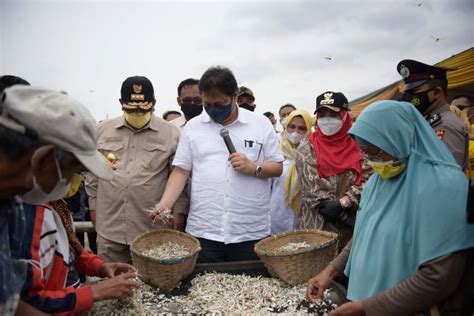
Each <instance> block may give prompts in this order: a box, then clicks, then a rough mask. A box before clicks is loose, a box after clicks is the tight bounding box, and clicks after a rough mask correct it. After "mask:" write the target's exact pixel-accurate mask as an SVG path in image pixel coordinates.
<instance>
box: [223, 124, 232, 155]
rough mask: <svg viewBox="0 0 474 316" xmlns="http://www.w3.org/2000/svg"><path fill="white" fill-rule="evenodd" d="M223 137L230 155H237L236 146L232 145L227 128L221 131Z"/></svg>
mask: <svg viewBox="0 0 474 316" xmlns="http://www.w3.org/2000/svg"><path fill="white" fill-rule="evenodd" d="M220 134H221V137H222V138H223V139H224V143H225V145H226V146H227V150H228V151H229V154H233V153H235V147H234V144H233V143H232V139H230V136H229V130H228V129H227V128H222V129H221V131H220Z"/></svg>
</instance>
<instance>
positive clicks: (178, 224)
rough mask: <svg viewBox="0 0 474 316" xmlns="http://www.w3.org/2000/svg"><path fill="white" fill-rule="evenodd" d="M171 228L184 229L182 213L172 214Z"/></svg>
mask: <svg viewBox="0 0 474 316" xmlns="http://www.w3.org/2000/svg"><path fill="white" fill-rule="evenodd" d="M171 228H172V229H174V230H178V231H180V232H182V231H184V214H182V213H174V214H173V219H172V220H171Z"/></svg>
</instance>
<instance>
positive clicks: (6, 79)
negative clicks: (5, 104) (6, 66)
mask: <svg viewBox="0 0 474 316" xmlns="http://www.w3.org/2000/svg"><path fill="white" fill-rule="evenodd" d="M17 84H20V85H25V86H29V85H30V83H29V82H28V81H26V80H25V79H23V78H20V77H17V76H12V75H5V76H0V94H2V93H3V91H4V90H5V89H6V88H9V87H11V86H14V85H17ZM0 101H1V100H0ZM0 112H1V102H0ZM41 145H42V143H41V142H40V141H39V140H38V138H37V135H34V133H26V134H22V133H19V132H17V131H14V130H11V129H9V128H7V127H5V126H3V125H0V152H1V153H2V155H3V156H4V157H7V158H8V159H10V160H15V159H17V158H19V157H20V156H22V155H23V154H25V153H26V152H27V151H29V150H32V149H36V148H38V147H40V146H41Z"/></svg>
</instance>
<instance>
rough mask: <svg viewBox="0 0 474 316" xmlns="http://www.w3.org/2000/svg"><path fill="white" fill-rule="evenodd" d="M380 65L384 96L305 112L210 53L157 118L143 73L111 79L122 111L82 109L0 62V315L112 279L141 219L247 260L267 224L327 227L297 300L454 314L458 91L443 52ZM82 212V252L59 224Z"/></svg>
mask: <svg viewBox="0 0 474 316" xmlns="http://www.w3.org/2000/svg"><path fill="white" fill-rule="evenodd" d="M397 70H398V72H399V73H400V75H401V76H402V79H403V81H404V91H403V96H402V100H400V101H395V100H386V101H380V102H376V103H373V104H371V105H370V106H368V107H367V108H366V109H365V110H364V111H363V112H362V113H361V114H360V116H359V117H357V118H355V117H353V116H352V115H351V109H350V107H349V101H348V100H347V98H346V96H345V95H344V94H343V93H341V92H336V91H324V92H322V93H320V94H319V95H317V96H315V100H316V102H315V107H314V112H313V113H312V114H311V113H309V112H308V111H306V110H304V109H302V108H297V107H295V106H294V105H292V104H290V103H288V104H284V105H282V106H281V107H279V109H278V119H279V124H278V120H277V117H276V115H275V114H274V113H272V112H266V113H264V115H261V114H258V113H255V110H256V108H257V105H256V103H255V100H256V97H255V95H254V92H253V91H252V90H251V89H249V88H248V87H244V86H241V87H239V86H238V84H237V80H236V78H235V76H234V74H233V73H232V71H231V70H229V69H228V68H225V67H210V68H209V69H207V70H206V72H205V73H204V74H203V75H202V76H201V77H200V79H199V80H197V79H193V78H190V79H186V80H183V81H182V82H181V83H180V84H179V85H178V88H177V104H178V107H177V108H176V111H168V112H166V113H164V114H163V116H162V117H163V118H161V117H158V116H157V115H155V103H156V99H155V91H154V87H153V84H152V82H151V81H150V80H149V79H148V78H146V77H142V76H133V77H129V78H126V80H125V81H124V82H123V84H122V87H121V90H120V104H119V105H120V107H121V109H122V111H123V115H121V116H120V117H117V118H112V119H107V120H104V121H101V122H100V123H98V124H97V123H96V122H95V121H94V119H93V118H92V116H91V114H90V113H89V111H88V110H87V109H86V108H85V107H84V106H83V105H81V104H80V103H79V102H77V101H76V100H74V99H73V98H72V97H71V96H69V95H67V93H65V92H58V91H53V90H48V89H43V88H38V87H35V86H30V84H29V83H28V82H27V81H26V80H24V79H22V78H19V77H16V76H2V77H0V84H1V85H0V95H1V104H0V147H1V152H0V177H1V179H2V180H1V181H0V187H1V189H0V247H1V249H2V251H1V253H0V314H1V315H15V314H17V315H24V314H28V315H44V314H61V315H68V314H75V313H80V312H84V311H88V310H90V309H91V308H92V306H93V304H94V302H96V301H100V300H108V299H124V298H126V297H128V296H130V295H131V294H132V293H133V290H134V289H135V288H136V287H137V286H138V284H137V282H135V281H134V278H135V277H136V275H137V274H136V271H135V269H134V267H133V266H132V265H131V264H132V260H131V256H130V245H131V243H132V242H133V240H134V239H135V238H136V237H137V236H139V235H140V234H142V233H144V232H146V231H149V230H151V229H155V228H157V227H169V228H171V229H175V230H179V231H185V232H186V233H188V234H190V235H192V236H194V237H196V238H197V239H198V240H199V242H200V244H201V248H202V250H201V252H200V253H199V256H198V262H199V263H210V262H225V261H246V260H256V259H258V257H257V255H256V254H255V252H254V246H255V244H256V243H257V242H258V241H260V240H262V239H263V238H266V237H268V236H270V235H275V234H279V233H284V232H288V231H293V230H302V229H318V230H323V231H329V232H333V233H336V234H337V235H338V236H339V238H338V244H339V248H338V249H339V255H338V256H337V257H336V258H334V260H333V261H332V262H331V263H330V264H329V265H328V266H327V267H326V268H325V269H324V270H323V271H321V272H320V273H318V274H317V275H316V276H314V277H313V278H312V279H310V280H308V288H307V298H308V300H309V301H311V302H316V301H317V300H318V299H321V298H322V296H323V292H324V291H325V290H326V289H331V292H330V295H331V297H332V299H333V300H334V301H335V302H337V303H338V305H340V306H339V307H338V308H337V309H336V310H335V311H333V312H332V313H331V315H336V316H337V315H415V314H416V313H418V314H417V315H467V314H468V313H471V314H472V313H473V312H474V307H473V302H474V254H473V249H474V225H473V224H471V223H470V222H474V218H473V217H474V216H473V213H474V210H473V209H472V204H474V203H473V202H472V190H473V189H472V181H471V182H469V180H472V177H473V171H472V170H473V169H474V168H473V167H474V166H473V164H474V152H473V151H474V136H473V134H474V104H473V98H472V96H470V95H459V96H456V97H454V98H453V100H452V102H451V104H450V103H449V102H448V94H447V86H448V82H447V76H446V72H447V69H443V68H438V67H433V66H429V65H426V64H423V63H420V62H418V61H413V60H404V61H401V62H400V63H399V64H398V66H397ZM178 110H179V111H178ZM278 125H279V126H278ZM469 199H470V200H469ZM152 210H153V211H152ZM165 211H171V212H172V220H171V222H170V223H169V226H166V223H162V222H160V221H158V225H157V221H156V219H157V218H160V216H161V213H162V212H165ZM88 219H90V220H91V221H92V223H93V224H94V227H95V230H96V233H97V234H96V235H94V234H89V235H88V238H87V239H88V246H89V247H90V249H91V250H92V252H90V251H88V250H86V249H85V246H84V245H85V239H84V236H83V235H81V234H76V232H75V230H74V220H79V221H84V220H88ZM96 238H97V247H95V241H96ZM95 253H96V254H95ZM84 276H96V277H100V278H102V279H103V280H102V281H100V282H98V283H93V284H92V285H90V284H87V283H84ZM430 313H431V314H430ZM433 313H435V314H433ZM436 313H438V314H436ZM471 314H469V315H471Z"/></svg>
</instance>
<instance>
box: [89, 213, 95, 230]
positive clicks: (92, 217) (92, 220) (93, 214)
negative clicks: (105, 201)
mask: <svg viewBox="0 0 474 316" xmlns="http://www.w3.org/2000/svg"><path fill="white" fill-rule="evenodd" d="M89 215H90V217H91V222H92V225H94V227H95V217H96V213H95V210H89Z"/></svg>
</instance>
